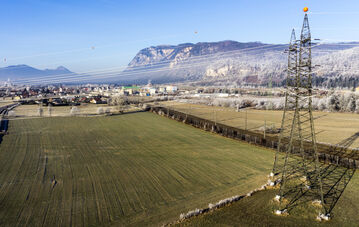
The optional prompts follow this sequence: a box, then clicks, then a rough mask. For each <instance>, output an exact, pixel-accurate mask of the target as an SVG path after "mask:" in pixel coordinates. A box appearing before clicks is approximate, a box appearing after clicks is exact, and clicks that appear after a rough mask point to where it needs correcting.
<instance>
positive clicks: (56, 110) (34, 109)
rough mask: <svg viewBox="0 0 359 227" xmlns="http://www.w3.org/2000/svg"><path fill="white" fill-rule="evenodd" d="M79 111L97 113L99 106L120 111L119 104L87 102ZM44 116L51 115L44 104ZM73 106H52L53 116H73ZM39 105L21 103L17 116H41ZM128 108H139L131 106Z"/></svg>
mask: <svg viewBox="0 0 359 227" xmlns="http://www.w3.org/2000/svg"><path fill="white" fill-rule="evenodd" d="M76 107H77V108H78V112H76V115H95V114H97V113H98V108H103V110H104V111H108V112H110V113H118V112H119V108H118V106H108V105H107V104H85V105H80V106H76ZM41 108H42V109H43V114H42V116H43V117H49V116H50V115H49V111H48V107H46V106H43V107H41ZM71 108H72V107H71V106H53V107H51V116H52V117H65V116H72V114H71ZM38 109H39V105H21V106H18V107H16V108H15V109H14V114H15V116H17V117H39V111H38ZM128 110H138V108H134V107H131V108H130V109H128Z"/></svg>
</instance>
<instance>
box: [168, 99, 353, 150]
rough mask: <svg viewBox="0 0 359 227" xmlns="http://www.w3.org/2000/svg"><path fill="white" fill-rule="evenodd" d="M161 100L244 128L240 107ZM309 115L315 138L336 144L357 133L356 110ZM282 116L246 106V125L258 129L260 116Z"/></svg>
mask: <svg viewBox="0 0 359 227" xmlns="http://www.w3.org/2000/svg"><path fill="white" fill-rule="evenodd" d="M161 104H162V105H164V106H168V107H169V108H171V109H175V110H178V111H181V112H184V113H188V114H192V115H195V116H198V117H201V118H205V119H209V120H212V121H217V122H218V123H222V124H225V125H229V126H233V127H238V128H243V129H244V128H245V116H246V112H245V111H244V110H242V111H241V112H236V111H235V109H233V108H225V107H216V106H206V105H197V104H185V103H178V102H162V103H161ZM313 115H314V119H315V120H314V125H315V131H316V133H317V141H318V142H324V143H330V144H337V143H340V142H341V141H343V140H345V139H347V138H349V137H351V136H353V135H355V134H357V133H359V114H355V113H327V112H319V111H317V112H314V113H313ZM282 117H283V111H274V110H255V109H248V110H247V129H249V130H254V131H255V130H258V129H259V128H260V127H262V126H263V125H264V120H266V124H267V126H270V125H272V124H274V125H275V127H276V128H280V127H281V122H282ZM351 147H352V148H355V147H359V138H358V139H356V140H355V141H354V142H353V144H352V145H351Z"/></svg>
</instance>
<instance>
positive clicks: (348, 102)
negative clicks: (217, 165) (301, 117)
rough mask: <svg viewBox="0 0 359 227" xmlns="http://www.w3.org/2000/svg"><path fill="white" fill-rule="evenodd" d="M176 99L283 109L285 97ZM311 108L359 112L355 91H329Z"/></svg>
mask: <svg viewBox="0 0 359 227" xmlns="http://www.w3.org/2000/svg"><path fill="white" fill-rule="evenodd" d="M177 101H180V102H185V103H193V104H203V105H209V106H220V107H230V108H235V109H236V110H238V111H239V110H240V109H243V108H248V107H251V108H255V109H260V110H283V108H284V104H285V97H273V96H272V97H258V96H239V97H226V98H222V97H214V96H211V97H193V96H181V97H178V98H177ZM312 105H313V109H314V110H320V111H328V112H352V113H359V95H358V94H356V93H354V92H353V93H345V94H343V93H340V92H331V93H330V94H329V95H327V96H325V97H314V98H313V104H312Z"/></svg>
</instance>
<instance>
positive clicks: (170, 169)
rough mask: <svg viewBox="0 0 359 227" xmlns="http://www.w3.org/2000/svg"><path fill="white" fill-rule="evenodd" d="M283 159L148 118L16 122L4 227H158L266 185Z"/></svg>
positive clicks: (1, 168)
mask: <svg viewBox="0 0 359 227" xmlns="http://www.w3.org/2000/svg"><path fill="white" fill-rule="evenodd" d="M273 156H274V153H273V152H272V151H270V150H267V149H265V148H260V147H255V146H251V145H249V144H247V143H242V142H239V141H234V140H231V139H228V138H223V137H221V136H218V135H215V134H211V133H209V132H205V131H201V130H199V129H196V128H193V127H190V126H188V125H185V124H183V123H179V122H176V121H173V120H170V119H166V118H164V117H161V116H158V115H155V114H152V113H148V112H143V113H135V114H124V115H118V116H112V117H91V118H85V117H61V118H60V117H58V118H57V117H53V118H34V119H24V120H22V119H21V120H11V121H10V123H9V131H8V135H5V136H4V137H3V141H2V143H1V145H0V225H1V226H16V225H30V226H99V225H133V226H143V225H157V226H158V225H160V224H163V223H167V222H170V221H173V220H175V219H177V218H178V217H179V214H180V213H182V212H187V211H188V210H192V209H194V208H196V207H198V208H201V207H206V206H207V205H208V203H209V202H216V201H218V200H219V199H223V198H226V197H228V196H232V195H236V194H239V195H240V194H245V193H247V192H248V191H250V190H252V189H254V188H257V187H258V186H259V185H262V184H263V183H264V182H265V181H266V175H267V174H268V173H269V172H270V169H271V167H272V162H273Z"/></svg>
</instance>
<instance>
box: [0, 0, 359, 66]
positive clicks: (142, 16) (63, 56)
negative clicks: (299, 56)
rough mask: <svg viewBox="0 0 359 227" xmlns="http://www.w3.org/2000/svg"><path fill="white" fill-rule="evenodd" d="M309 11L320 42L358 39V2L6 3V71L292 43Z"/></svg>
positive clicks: (0, 4)
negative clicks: (168, 50) (212, 44)
mask: <svg viewBox="0 0 359 227" xmlns="http://www.w3.org/2000/svg"><path fill="white" fill-rule="evenodd" d="M304 6H308V7H309V9H310V11H311V14H310V15H309V17H310V25H311V28H312V34H313V37H314V38H322V39H328V40H331V41H335V40H359V25H358V24H357V21H358V18H359V2H358V1H357V0H345V1H332V0H312V1H305V0H273V1H268V0H217V1H214V0H205V1H202V0H192V1H188V0H177V1H175V0H172V1H170V0H148V1H142V0H136V1H122V0H117V1H115V0H72V1H71V0H21V1H20V0H1V1H0V21H1V28H2V29H1V31H2V32H1V35H0V67H4V66H8V65H14V64H28V65H31V66H34V67H38V68H41V69H43V68H54V67H56V66H59V65H63V66H65V67H67V68H69V69H70V70H72V71H75V72H85V71H91V70H96V69H105V68H110V67H120V66H125V65H127V64H128V63H129V61H130V60H131V59H132V58H133V57H134V56H135V54H136V53H137V52H138V51H139V50H140V49H142V48H145V47H148V46H152V45H159V44H179V43H185V42H193V43H196V42H209V41H220V40H236V41H240V42H248V41H261V42H265V43H287V42H288V39H289V37H290V31H291V28H293V27H296V28H300V26H301V23H302V19H303V12H302V10H301V9H302V8H303V7H304ZM195 31H197V34H196V33H195ZM297 31H298V32H299V29H298V30H297ZM92 47H94V48H92ZM5 58H6V61H4V59H5Z"/></svg>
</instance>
